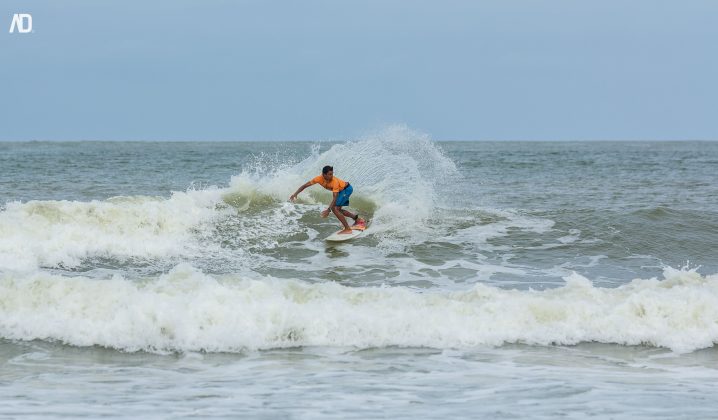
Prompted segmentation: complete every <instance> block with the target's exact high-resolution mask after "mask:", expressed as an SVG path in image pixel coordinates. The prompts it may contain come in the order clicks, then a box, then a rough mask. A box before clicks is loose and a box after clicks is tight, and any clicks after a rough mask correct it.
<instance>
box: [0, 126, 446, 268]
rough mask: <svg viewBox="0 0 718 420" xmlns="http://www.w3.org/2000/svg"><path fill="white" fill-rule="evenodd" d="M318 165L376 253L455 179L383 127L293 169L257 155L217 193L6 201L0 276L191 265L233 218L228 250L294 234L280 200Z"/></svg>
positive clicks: (404, 135)
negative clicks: (337, 181) (347, 188)
mask: <svg viewBox="0 0 718 420" xmlns="http://www.w3.org/2000/svg"><path fill="white" fill-rule="evenodd" d="M326 164H331V165H334V167H335V171H336V174H337V176H339V177H341V178H343V179H346V180H347V181H349V182H351V183H352V185H354V187H355V194H354V195H353V196H352V201H351V202H352V207H353V208H356V209H358V210H359V212H360V213H362V214H365V215H368V216H370V217H371V218H372V219H373V225H372V226H373V227H372V231H371V232H372V233H371V234H372V235H376V237H381V238H383V239H384V241H383V243H384V245H386V246H389V244H390V242H391V239H392V238H393V239H394V242H393V244H394V245H397V244H401V243H408V242H407V241H408V239H407V235H408V234H411V233H414V234H416V233H419V232H421V229H422V226H423V224H424V221H425V219H426V218H427V217H428V216H429V215H430V214H431V211H432V209H433V208H434V207H435V206H436V203H437V202H438V200H437V198H436V195H437V184H438V183H441V182H442V180H443V179H444V178H445V177H446V176H447V175H451V174H454V173H455V172H456V168H455V166H454V164H453V162H452V161H451V160H450V159H449V158H447V157H445V156H444V155H443V153H442V151H441V150H440V149H439V148H438V147H437V146H436V145H435V144H434V143H433V142H432V141H431V140H430V138H429V137H428V136H426V135H423V134H420V133H416V132H414V131H411V130H409V129H408V128H406V127H404V126H392V127H389V128H387V129H385V130H383V131H381V132H378V133H375V134H372V135H368V136H366V137H364V138H362V139H360V140H357V141H353V142H348V143H342V144H334V145H332V146H331V147H330V148H329V149H328V150H327V151H325V152H323V153H319V151H318V147H314V148H313V149H312V151H311V153H310V155H309V156H308V157H306V158H305V159H303V160H301V161H299V162H292V161H281V160H280V161H277V160H276V159H272V158H267V157H265V156H257V157H256V158H255V160H254V161H253V163H252V164H251V165H250V166H249V167H247V168H245V169H244V170H243V171H242V172H241V173H240V174H238V175H236V176H233V177H232V178H231V180H230V182H229V186H227V187H225V188H217V187H211V188H207V189H203V190H194V189H190V190H187V191H185V192H173V193H172V195H171V196H170V197H169V198H161V197H147V196H127V197H115V198H111V199H108V200H104V201H99V200H95V201H89V202H83V201H29V202H25V203H21V202H11V203H8V204H6V206H5V208H4V209H3V210H2V211H0V270H3V269H4V270H32V269H34V268H37V267H63V268H68V267H69V268H72V267H78V266H80V265H82V264H83V260H85V259H87V258H94V257H100V258H114V259H120V260H121V259H123V258H138V259H150V258H159V259H167V258H172V257H183V256H192V255H194V256H197V255H196V254H197V252H198V249H200V248H202V247H204V246H206V244H207V243H208V241H206V240H205V241H200V237H201V238H204V239H207V237H208V236H211V235H212V234H215V233H217V230H216V229H213V226H212V224H213V223H216V222H217V221H227V218H228V217H231V216H233V215H234V216H237V215H238V214H239V215H240V216H241V217H240V218H235V219H234V220H230V221H229V223H227V224H226V225H225V226H223V227H222V228H223V229H224V228H227V227H229V228H233V229H237V230H236V231H233V232H231V234H227V236H228V237H229V238H230V239H229V240H230V241H234V242H236V240H235V239H236V238H239V239H242V238H249V239H248V240H247V241H244V242H251V241H255V242H256V240H257V238H264V237H273V236H276V235H277V232H281V231H283V230H284V231H286V230H289V229H291V230H292V232H296V231H299V230H300V229H301V228H302V227H301V226H299V225H298V222H297V219H298V217H299V216H298V215H297V212H296V211H294V210H292V209H288V208H287V203H286V202H287V198H288V197H289V195H290V194H291V193H292V192H293V191H294V190H295V189H296V188H297V187H298V186H299V185H301V184H303V183H304V182H306V181H307V180H308V179H310V178H312V177H314V176H316V175H317V174H318V173H321V168H322V167H323V166H324V165H326ZM128 193H130V194H131V193H132V192H128ZM329 201H330V195H329V193H327V192H325V191H323V190H322V189H321V188H319V187H314V188H312V189H311V191H308V192H307V193H304V194H303V195H302V201H301V202H302V203H303V204H304V205H306V206H309V207H307V208H302V211H304V212H306V211H316V210H318V207H319V205H318V203H319V202H324V203H326V202H329ZM313 205H316V207H317V209H313V208H311V206H313ZM301 206H302V204H300V208H301ZM304 228H305V229H308V228H307V227H306V226H305V227H304ZM396 237H402V240H401V241H399V240H397V239H396ZM216 239H217V242H220V241H222V240H226V238H216ZM200 242H202V245H199V243H200ZM210 242H211V241H210ZM244 242H242V241H239V243H240V244H244ZM260 242H261V243H265V242H268V243H271V242H272V241H260Z"/></svg>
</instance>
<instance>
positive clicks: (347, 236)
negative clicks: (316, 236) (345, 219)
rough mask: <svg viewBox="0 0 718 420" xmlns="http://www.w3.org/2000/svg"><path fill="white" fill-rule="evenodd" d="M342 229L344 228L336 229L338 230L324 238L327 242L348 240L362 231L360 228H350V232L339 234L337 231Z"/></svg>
mask: <svg viewBox="0 0 718 420" xmlns="http://www.w3.org/2000/svg"><path fill="white" fill-rule="evenodd" d="M342 230H344V229H341V230H338V231H336V232H334V233H332V234H331V235H329V236H327V238H326V239H325V240H326V241H329V242H344V241H348V240H349V239H354V238H356V237H357V236H359V235H361V234H362V232H364V231H363V230H360V229H352V233H346V234H344V233H342V234H340V233H339V232H341V231H342Z"/></svg>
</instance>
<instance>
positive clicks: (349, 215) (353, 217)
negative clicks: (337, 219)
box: [340, 209, 359, 220]
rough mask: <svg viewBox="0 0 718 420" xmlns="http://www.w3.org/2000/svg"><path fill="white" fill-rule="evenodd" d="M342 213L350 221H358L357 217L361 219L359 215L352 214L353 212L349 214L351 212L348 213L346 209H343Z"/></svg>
mask: <svg viewBox="0 0 718 420" xmlns="http://www.w3.org/2000/svg"><path fill="white" fill-rule="evenodd" d="M340 211H341V212H342V214H343V215H345V216H346V217H348V218H350V219H354V220H356V219H357V217H359V215H358V214H352V213H351V212H349V211H347V210H344V209H341V210H340Z"/></svg>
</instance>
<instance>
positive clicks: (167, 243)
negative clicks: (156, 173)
mask: <svg viewBox="0 0 718 420" xmlns="http://www.w3.org/2000/svg"><path fill="white" fill-rule="evenodd" d="M221 202H222V201H221V191H219V190H217V189H207V190H201V191H192V190H189V191H187V192H175V193H172V196H171V197H170V198H159V197H146V196H135V197H114V198H111V199H108V200H105V201H89V202H82V201H52V200H50V201H29V202H26V203H21V202H10V203H8V204H7V205H6V206H5V209H4V210H3V211H2V212H0V269H5V270H32V269H34V268H36V267H40V266H43V267H58V266H61V267H76V266H79V265H80V264H81V263H82V260H83V258H86V257H88V256H99V257H114V258H128V257H138V258H153V257H160V258H164V257H170V256H177V255H183V254H186V253H187V252H189V251H190V249H189V246H190V245H191V244H192V243H193V242H192V241H191V238H192V229H193V228H196V227H197V226H199V225H201V224H202V223H206V222H209V221H211V220H214V219H216V218H217V217H218V216H221V215H222V214H223V213H225V214H226V209H224V210H223V209H222V208H221V207H220V208H218V204H219V203H221Z"/></svg>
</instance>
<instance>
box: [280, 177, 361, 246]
mask: <svg viewBox="0 0 718 420" xmlns="http://www.w3.org/2000/svg"><path fill="white" fill-rule="evenodd" d="M314 184H319V185H321V186H322V187H324V188H326V189H328V190H329V191H331V192H332V202H331V203H330V204H329V207H328V208H326V209H325V210H324V211H322V217H327V216H329V212H330V211H331V212H332V213H334V215H335V216H337V219H339V221H340V222H341V223H342V226H344V230H342V231H340V232H339V234H340V235H347V234H350V233H352V228H351V227H350V226H349V223H347V219H346V218H347V217H349V218H351V219H353V220H354V226H357V227H358V228H364V227H365V225H366V221H365V220H364V219H362V218H361V217H359V214H358V213H357V214H352V213H350V212H348V211H346V210H344V209H342V207H344V206H348V205H349V196H350V195H352V192H353V188H352V186H351V185H349V183H348V182H346V181H343V180H341V179H339V178H337V177H335V176H334V168H333V167H331V166H329V165H327V166H325V167H323V168H322V174H321V175H317V176H316V177H314V178H312V179H311V180H310V181H309V182H307V183H306V184H304V185H302V186H301V187H299V189H298V190H297V191H296V192H295V193H294V194H292V195H291V196H290V197H289V201H294V200H296V199H297V196H298V195H299V193H301V192H302V191H304V189H305V188H308V187H311V186H312V185H314Z"/></svg>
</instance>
